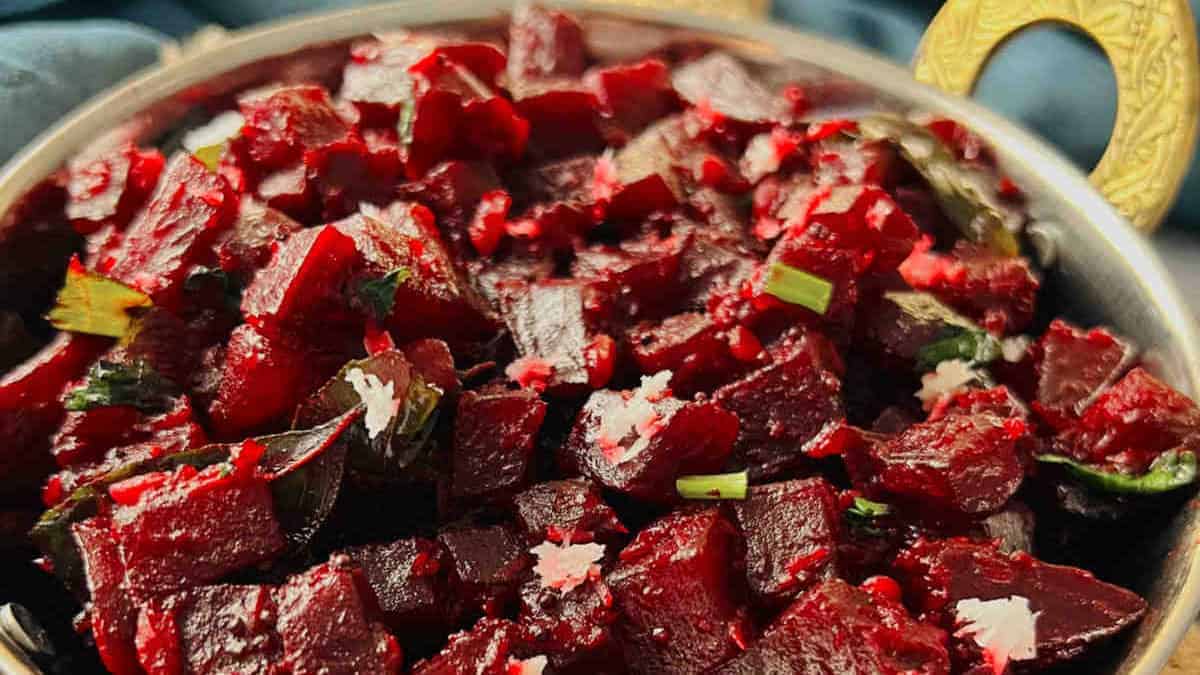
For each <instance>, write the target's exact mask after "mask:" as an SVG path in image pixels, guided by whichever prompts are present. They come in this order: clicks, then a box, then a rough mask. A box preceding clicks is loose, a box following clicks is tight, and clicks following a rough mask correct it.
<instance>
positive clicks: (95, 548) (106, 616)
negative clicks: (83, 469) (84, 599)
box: [71, 518, 142, 675]
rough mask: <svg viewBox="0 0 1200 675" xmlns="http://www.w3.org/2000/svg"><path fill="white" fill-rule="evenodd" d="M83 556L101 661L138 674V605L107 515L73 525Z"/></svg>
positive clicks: (120, 672)
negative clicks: (136, 648) (136, 638)
mask: <svg viewBox="0 0 1200 675" xmlns="http://www.w3.org/2000/svg"><path fill="white" fill-rule="evenodd" d="M71 536H72V537H73V538H74V540H75V545H76V546H77V548H78V550H79V553H80V555H81V556H82V558H83V572H84V576H85V578H86V580H87V591H88V595H89V597H90V605H89V609H88V623H89V625H90V626H91V629H92V637H93V639H95V641H96V650H97V651H98V652H100V660H101V661H103V662H104V666H105V667H106V668H108V670H109V672H111V673H114V674H115V675H138V674H139V673H141V672H142V670H141V668H140V667H139V666H138V662H137V653H136V652H135V648H134V635H135V634H136V632H137V608H136V607H135V606H134V604H133V599H132V598H131V597H130V595H129V587H128V585H127V584H126V582H125V564H124V563H123V562H122V560H121V550H120V548H119V547H118V546H117V541H116V539H115V538H114V537H113V532H112V528H111V523H110V522H109V520H108V519H107V518H91V519H88V520H85V521H83V522H82V523H76V524H74V525H72V526H71Z"/></svg>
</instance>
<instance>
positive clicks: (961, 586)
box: [895, 539, 1146, 666]
mask: <svg viewBox="0 0 1200 675" xmlns="http://www.w3.org/2000/svg"><path fill="white" fill-rule="evenodd" d="M895 564H896V569H897V570H898V571H899V572H900V574H901V575H902V580H903V582H904V587H905V590H906V591H907V593H908V597H909V599H910V600H912V601H914V602H915V603H916V606H917V607H918V608H919V609H920V610H921V611H922V612H925V613H926V616H929V617H930V618H933V619H934V620H936V621H938V622H939V623H940V624H941V625H942V626H943V627H945V628H946V629H947V630H951V629H955V628H961V627H962V623H963V621H961V620H960V619H961V617H960V616H959V611H960V610H961V609H962V607H961V606H960V605H959V603H960V602H962V601H965V600H980V601H985V602H986V601H989V600H997V599H1006V598H1022V599H1026V600H1027V601H1028V606H1029V610H1030V611H1031V612H1033V613H1036V614H1037V619H1036V622H1035V623H1034V629H1035V631H1034V635H1035V638H1036V653H1037V655H1036V659H1037V660H1036V663H1037V665H1040V666H1046V665H1049V664H1051V663H1057V662H1059V661H1063V660H1066V659H1070V658H1072V657H1074V656H1077V655H1079V654H1081V653H1082V652H1084V651H1085V650H1086V649H1087V648H1088V647H1089V646H1090V645H1092V644H1095V643H1097V642H1100V641H1103V640H1105V639H1107V638H1109V637H1111V636H1113V635H1116V634H1117V633H1119V632H1121V631H1122V630H1124V629H1126V628H1127V627H1129V626H1131V625H1133V624H1134V623H1136V622H1137V621H1138V619H1140V618H1141V616H1142V615H1143V614H1144V613H1145V612H1146V602H1145V601H1144V600H1142V599H1141V598H1139V597H1138V596H1137V595H1135V594H1133V593H1131V592H1129V591H1127V590H1125V589H1123V588H1119V587H1117V586H1113V585H1111V584H1107V583H1104V582H1103V581H1100V580H1099V579H1097V578H1095V577H1094V576H1092V574H1091V573H1090V572H1087V571H1085V570H1081V569H1076V568H1074V567H1065V566H1060V565H1050V564H1047V563H1044V562H1042V561H1040V560H1037V559H1036V558H1034V557H1032V556H1030V555H1029V554H1028V553H1023V552H1016V553H1011V554H1006V553H1003V552H1001V551H1000V549H999V548H998V547H997V546H996V544H995V543H994V542H990V543H977V542H971V541H968V540H966V539H944V540H919V541H918V542H917V543H916V544H914V545H913V546H912V547H911V548H909V549H908V550H906V551H904V552H903V553H901V554H900V556H899V557H898V558H897V559H896V563H895ZM981 571H982V573H981ZM997 628H1000V627H997ZM1011 628H1012V627H1010V629H1011ZM957 639H960V640H963V641H964V642H967V643H970V644H972V645H974V643H975V640H974V639H972V637H970V636H961V637H958V638H957ZM974 649H976V650H977V649H978V646H975V647H974ZM1016 663H1020V662H1019V661H1018V662H1016Z"/></svg>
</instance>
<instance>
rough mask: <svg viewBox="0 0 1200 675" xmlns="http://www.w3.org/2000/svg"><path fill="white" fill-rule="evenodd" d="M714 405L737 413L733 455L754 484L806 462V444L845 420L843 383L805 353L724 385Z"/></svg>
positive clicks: (795, 352) (796, 353)
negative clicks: (746, 470) (736, 430)
mask: <svg viewBox="0 0 1200 675" xmlns="http://www.w3.org/2000/svg"><path fill="white" fill-rule="evenodd" d="M713 402H714V403H716V404H717V405H720V406H721V407H722V408H724V409H725V410H728V411H729V412H731V413H733V414H735V415H737V418H738V421H739V426H738V437H737V442H736V443H735V444H734V450H733V457H734V461H735V462H736V463H737V464H739V465H744V466H745V468H747V469H748V470H749V471H750V475H751V476H752V477H753V479H754V480H760V479H764V478H773V477H777V476H780V475H782V474H785V473H787V472H788V471H791V470H793V469H795V468H797V467H798V466H799V465H801V464H803V463H804V461H805V459H804V458H805V455H804V450H805V446H806V445H807V444H809V443H810V442H812V441H813V440H814V439H815V438H817V437H818V436H819V435H820V434H821V432H822V431H824V430H826V429H829V428H832V427H833V426H834V425H835V424H836V423H838V422H839V421H840V420H842V419H844V418H845V415H846V413H845V410H844V408H843V403H842V384H841V382H840V381H839V380H838V377H837V375H835V374H834V373H832V372H830V371H829V370H826V369H825V368H824V367H823V366H822V364H820V363H818V361H817V360H816V357H815V356H814V353H813V352H812V351H810V350H808V349H801V348H793V349H789V350H786V352H785V353H784V354H781V355H779V356H778V357H777V358H776V360H775V362H774V363H771V364H768V365H766V366H763V367H762V368H759V369H758V370H756V371H754V372H752V373H750V374H749V375H746V376H745V377H743V378H742V379H740V380H737V381H736V382H732V383H730V384H727V385H725V386H723V387H721V388H720V389H718V390H717V391H716V392H715V393H714V394H713Z"/></svg>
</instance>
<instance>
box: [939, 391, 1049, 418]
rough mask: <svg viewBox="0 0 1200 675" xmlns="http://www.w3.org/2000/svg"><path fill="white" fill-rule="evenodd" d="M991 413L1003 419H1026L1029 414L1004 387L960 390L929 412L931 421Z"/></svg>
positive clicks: (1018, 400) (1023, 405) (941, 399)
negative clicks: (955, 416) (954, 416)
mask: <svg viewBox="0 0 1200 675" xmlns="http://www.w3.org/2000/svg"><path fill="white" fill-rule="evenodd" d="M975 413H991V414H993V415H996V416H997V417H1001V418H1009V417H1019V418H1024V417H1027V416H1028V414H1029V411H1028V409H1027V408H1026V407H1025V404H1023V403H1022V402H1021V401H1020V399H1018V398H1017V397H1016V396H1015V395H1014V394H1013V393H1012V392H1011V391H1009V390H1008V387H1005V386H1003V385H1001V386H999V387H992V388H990V389H978V388H974V387H972V388H968V389H960V390H958V391H955V392H953V393H951V394H950V395H949V396H943V397H942V398H939V399H938V401H937V403H935V404H934V407H933V410H930V411H929V419H930V421H933V420H939V419H941V418H943V417H947V416H949V415H974V414H975Z"/></svg>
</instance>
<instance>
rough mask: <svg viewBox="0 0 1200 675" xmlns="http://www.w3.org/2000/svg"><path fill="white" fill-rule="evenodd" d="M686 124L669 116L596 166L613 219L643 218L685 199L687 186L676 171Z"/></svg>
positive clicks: (599, 191)
mask: <svg viewBox="0 0 1200 675" xmlns="http://www.w3.org/2000/svg"><path fill="white" fill-rule="evenodd" d="M682 142H683V125H682V122H681V121H680V119H679V118H678V117H669V118H666V119H664V120H661V121H659V122H656V123H655V124H653V125H651V126H650V127H648V128H647V129H646V130H645V131H643V132H642V133H640V134H638V136H637V137H636V138H634V139H633V140H631V141H630V142H629V144H628V145H626V146H625V147H623V148H621V150H620V152H618V153H617V154H616V156H614V157H613V158H612V159H611V160H609V159H608V158H607V157H603V158H601V160H600V162H599V163H598V164H597V165H596V187H595V190H596V194H597V196H599V197H600V198H602V199H607V200H609V203H608V209H607V214H608V217H609V218H611V219H613V220H625V221H631V222H634V221H640V220H641V219H643V218H645V217H646V216H648V215H650V214H651V213H653V212H655V211H666V210H669V209H671V208H673V207H674V206H675V205H676V204H678V203H680V202H682V201H683V199H684V197H685V194H684V186H683V182H682V180H681V178H680V176H679V173H678V172H677V171H676V164H677V162H678V148H679V146H680V144H682Z"/></svg>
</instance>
